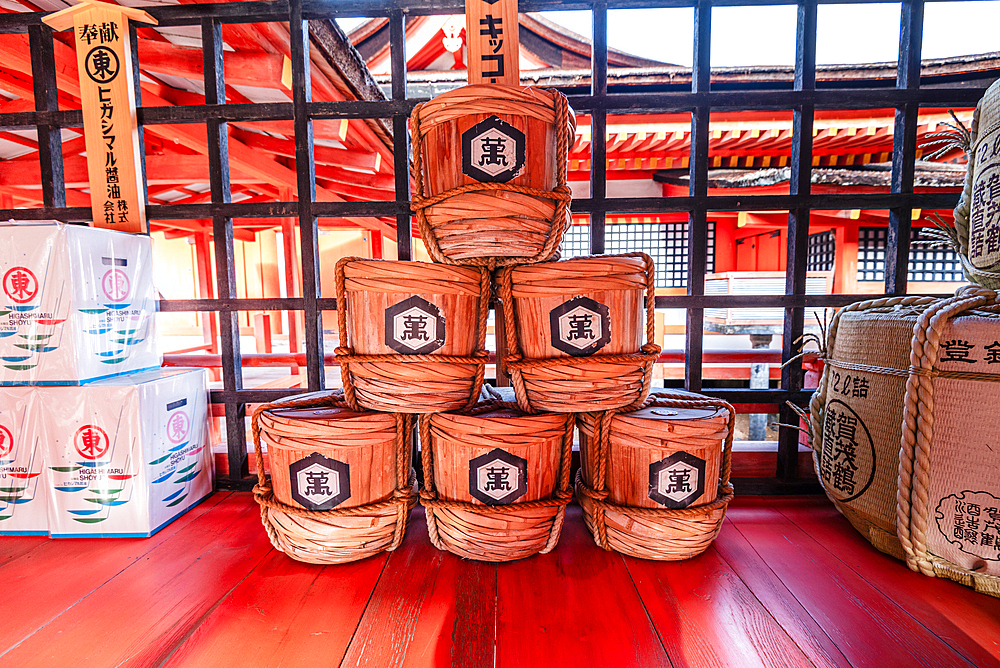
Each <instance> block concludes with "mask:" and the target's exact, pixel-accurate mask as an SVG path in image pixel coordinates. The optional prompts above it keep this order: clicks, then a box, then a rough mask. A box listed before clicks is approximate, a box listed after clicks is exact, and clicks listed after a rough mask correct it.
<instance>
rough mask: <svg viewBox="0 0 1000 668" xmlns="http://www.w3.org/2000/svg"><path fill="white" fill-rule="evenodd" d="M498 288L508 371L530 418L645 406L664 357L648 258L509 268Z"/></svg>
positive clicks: (629, 256)
mask: <svg viewBox="0 0 1000 668" xmlns="http://www.w3.org/2000/svg"><path fill="white" fill-rule="evenodd" d="M498 282H499V288H498V293H499V296H500V300H501V302H502V304H503V316H504V326H505V334H506V339H507V348H508V356H507V357H506V358H505V363H506V367H507V369H508V370H509V372H510V374H511V380H512V382H513V385H514V389H515V391H516V393H517V401H518V403H519V404H520V405H521V408H522V409H523V410H525V411H553V412H585V411H596V410H611V409H615V408H621V407H622V406H628V405H638V404H639V403H641V402H642V400H643V399H644V398H645V397H646V394H647V393H648V392H649V384H650V380H651V377H652V368H653V363H654V362H655V361H656V358H657V357H658V356H659V352H660V347H659V346H658V345H656V344H654V343H653V341H654V326H655V323H654V319H653V309H654V307H655V295H654V289H653V261H652V260H651V259H650V258H649V256H648V255H646V254H644V253H628V254H625V255H599V256H592V257H581V258H573V259H571V260H564V261H560V262H546V263H542V264H533V265H525V266H521V267H513V268H510V267H507V268H504V269H503V270H501V271H500V272H499V276H498Z"/></svg>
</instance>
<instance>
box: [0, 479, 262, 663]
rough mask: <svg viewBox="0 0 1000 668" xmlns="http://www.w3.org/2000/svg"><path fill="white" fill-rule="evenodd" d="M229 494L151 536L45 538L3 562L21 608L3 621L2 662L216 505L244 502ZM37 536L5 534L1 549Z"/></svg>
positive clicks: (10, 592) (6, 587) (7, 594)
mask: <svg viewBox="0 0 1000 668" xmlns="http://www.w3.org/2000/svg"><path fill="white" fill-rule="evenodd" d="M229 497H230V495H229V494H225V493H224V494H215V495H213V496H211V497H210V498H209V499H207V500H206V501H205V502H203V503H202V504H201V505H199V506H197V507H195V508H193V509H191V511H189V512H188V513H187V514H185V515H183V516H182V517H180V518H178V519H177V521H175V522H173V523H172V524H169V525H167V526H166V527H164V528H163V530H161V531H160V532H159V533H157V534H156V535H155V536H153V537H152V538H67V539H59V540H53V539H49V538H45V539H44V542H43V543H42V544H40V545H36V546H35V548H34V549H32V550H30V551H27V552H25V553H24V554H23V555H22V556H21V557H20V558H18V559H14V560H10V561H7V562H6V563H4V564H3V565H2V566H0V582H2V583H3V592H4V600H5V602H6V603H5V607H6V605H17V606H18V612H17V614H16V615H10V616H8V617H7V618H6V619H5V620H4V623H3V624H0V664H2V663H3V660H2V657H3V652H4V651H5V650H7V649H8V648H10V647H12V646H13V645H15V644H16V643H18V642H20V641H21V640H22V639H23V638H25V637H26V636H28V635H30V634H31V633H33V632H35V631H36V630H37V629H39V628H41V627H42V626H43V625H45V624H46V623H48V622H49V621H51V620H52V619H54V618H56V617H57V616H59V615H60V614H62V613H63V612H64V611H65V610H66V609H67V608H69V607H70V606H72V605H74V604H76V603H77V602H78V601H80V600H82V599H84V598H86V597H87V596H88V595H89V594H91V593H92V592H93V591H95V590H96V589H98V588H99V587H101V586H103V585H104V584H105V583H107V582H108V581H109V580H111V579H112V578H114V577H115V576H117V575H119V574H120V573H122V571H124V570H125V569H127V568H129V567H130V566H133V565H135V564H136V563H137V562H139V561H140V560H142V559H145V558H147V557H148V555H149V554H150V553H151V552H153V551H154V550H156V549H157V548H158V547H161V546H163V545H165V544H168V543H169V542H170V541H171V540H173V538H174V537H175V536H177V534H179V533H183V532H184V531H186V530H190V527H191V526H192V525H193V524H196V523H197V522H198V520H199V519H200V518H202V517H205V516H207V515H211V514H212V513H213V512H214V511H215V510H216V508H217V506H219V505H225V504H227V503H230V504H231V503H240V504H242V502H241V501H233V500H232V499H230V498H229ZM34 538H35V537H20V536H9V537H8V536H5V537H3V538H0V551H3V552H5V553H6V552H7V551H8V549H10V550H11V551H14V550H16V549H18V548H17V546H18V544H21V543H22V542H23V541H25V540H26V539H28V543H29V544H34V543H35V540H34ZM8 545H11V546H13V547H11V548H8V547H7V546H8ZM15 602H19V603H15Z"/></svg>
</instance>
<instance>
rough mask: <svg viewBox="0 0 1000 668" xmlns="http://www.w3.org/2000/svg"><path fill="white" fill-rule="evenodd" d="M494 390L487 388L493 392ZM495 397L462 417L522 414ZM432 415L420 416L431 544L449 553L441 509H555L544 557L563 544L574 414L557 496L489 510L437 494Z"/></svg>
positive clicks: (495, 511)
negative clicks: (440, 526) (441, 527)
mask: <svg viewBox="0 0 1000 668" xmlns="http://www.w3.org/2000/svg"><path fill="white" fill-rule="evenodd" d="M490 389H491V388H487V390H488V391H489V390H490ZM490 394H491V397H490V398H488V399H484V400H482V401H480V402H479V403H478V404H476V405H475V406H473V407H471V408H467V409H465V410H463V411H458V412H457V414H458V415H468V416H475V415H482V414H484V413H489V412H491V411H494V410H498V409H499V410H512V411H518V412H521V409H520V408H519V407H518V405H517V404H516V403H513V402H508V401H503V400H502V399H500V398H499V396H498V395H496V394H494V393H492V392H490ZM432 417H433V416H432V415H430V414H424V415H420V416H419V430H420V459H421V463H422V465H423V470H424V485H423V487H421V489H420V504H421V505H422V506H423V507H424V508H425V509H426V511H427V533H428V535H429V536H430V540H431V543H432V544H433V545H434V547H436V548H438V549H439V550H447V549H448V548H447V546H446V545H445V544H444V542H443V541H442V539H441V535H440V532H439V531H438V522H440V521H441V519H440V518H439V517H438V515H437V514H436V513H435V512H434V511H435V510H437V509H448V510H460V511H465V512H468V513H474V514H477V515H509V514H515V513H518V512H520V511H523V510H531V509H535V508H555V509H556V511H555V515H554V516H553V518H552V524H551V526H550V528H549V535H548V539H547V540H546V543H545V547H544V548H542V550H541V551H540V554H546V553H548V552H551V551H552V550H553V549H554V548H555V546H556V544H557V543H558V542H559V536H560V534H561V533H562V526H563V521H564V520H565V517H566V506H567V505H569V503H570V501H572V500H573V489H572V487H571V486H570V466H571V463H572V456H573V426H574V423H573V419H572V414H570V413H567V414H566V415H565V417H566V429H565V431H564V433H563V441H562V446H561V448H560V456H559V479H558V484H557V487H556V491H555V493H554V494H553V495H552V496H551V497H550V498H548V499H539V500H537V501H521V502H516V503H508V504H505V505H497V506H488V505H484V504H474V503H469V502H467V501H448V500H444V499H440V498H438V493H437V490H436V489H435V486H434V454H433V445H432V443H431V418H432Z"/></svg>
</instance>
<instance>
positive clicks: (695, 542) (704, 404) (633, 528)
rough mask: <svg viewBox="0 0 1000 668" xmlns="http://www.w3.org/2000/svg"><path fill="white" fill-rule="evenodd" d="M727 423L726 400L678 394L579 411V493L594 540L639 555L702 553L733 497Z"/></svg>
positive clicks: (729, 424) (672, 556)
mask: <svg viewBox="0 0 1000 668" xmlns="http://www.w3.org/2000/svg"><path fill="white" fill-rule="evenodd" d="M733 421H734V412H733V408H732V406H730V405H729V404H727V403H726V402H724V401H721V400H718V399H711V398H709V397H704V396H701V395H697V394H691V393H687V392H677V391H674V392H670V391H666V392H660V393H656V394H652V395H650V396H649V398H647V399H646V401H644V402H643V404H642V405H641V406H640V407H639V408H637V409H635V410H630V411H627V412H620V413H619V412H615V411H606V412H603V413H582V414H580V415H579V416H578V418H577V424H578V425H579V427H580V464H581V467H580V475H579V477H578V480H577V492H578V493H577V497H578V498H579V499H580V505H581V506H582V507H583V512H584V518H585V520H586V522H587V527H588V528H589V529H590V532H591V534H592V535H593V536H594V540H595V542H596V543H597V544H598V545H600V546H601V547H603V548H604V549H606V550H609V549H610V550H615V551H617V552H621V553H623V554H628V555H630V556H633V557H639V558H642V559H659V560H668V561H675V560H679V559H688V558H690V557H693V556H696V555H698V554H701V553H702V552H704V551H705V549H706V548H708V546H709V545H710V544H711V542H712V540H714V539H715V536H716V535H717V534H718V532H719V528H720V527H721V526H722V520H723V517H724V516H725V513H726V506H727V505H728V504H729V501H730V500H731V499H732V498H733V493H732V487H731V486H730V484H729V473H730V459H731V450H732V442H733Z"/></svg>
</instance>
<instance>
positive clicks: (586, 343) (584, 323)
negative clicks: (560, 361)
mask: <svg viewBox="0 0 1000 668" xmlns="http://www.w3.org/2000/svg"><path fill="white" fill-rule="evenodd" d="M549 330H550V331H551V333H552V347H553V348H556V349H558V350H561V351H563V352H564V353H566V354H568V355H573V356H574V357H580V356H582V355H591V354H593V353H596V352H597V351H598V350H600V349H601V348H603V347H604V346H606V345H608V342H609V341H611V310H610V309H609V308H608V307H607V306H605V305H604V304H600V303H598V302H595V301H594V300H593V299H589V298H587V297H574V298H573V299H570V300H569V301H568V302H564V303H562V304H560V305H559V306H557V307H555V308H554V309H552V310H551V311H550V312H549Z"/></svg>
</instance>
